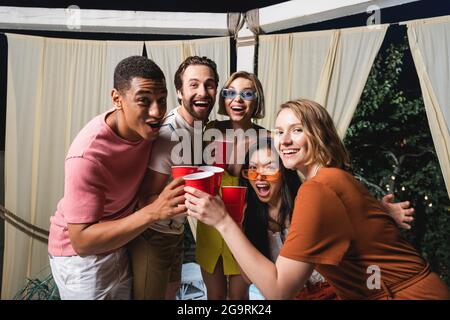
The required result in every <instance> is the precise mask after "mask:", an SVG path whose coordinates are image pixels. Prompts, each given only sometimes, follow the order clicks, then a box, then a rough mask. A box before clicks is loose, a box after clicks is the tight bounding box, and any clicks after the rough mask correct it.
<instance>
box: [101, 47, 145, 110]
mask: <svg viewBox="0 0 450 320" xmlns="http://www.w3.org/2000/svg"><path fill="white" fill-rule="evenodd" d="M143 51H144V43H143V42H142V41H106V62H105V63H106V65H105V72H104V74H103V76H104V79H103V87H102V92H105V93H106V94H104V95H102V99H103V100H102V102H101V106H102V107H103V108H104V109H105V110H106V109H108V108H110V107H111V106H112V105H111V89H112V88H113V79H114V69H115V67H116V66H117V64H118V63H119V62H120V60H122V59H124V58H126V57H129V56H141V55H142V53H143Z"/></svg>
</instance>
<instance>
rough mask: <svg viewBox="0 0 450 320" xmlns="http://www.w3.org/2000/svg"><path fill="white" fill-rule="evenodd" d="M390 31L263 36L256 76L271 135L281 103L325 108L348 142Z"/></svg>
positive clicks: (361, 30)
mask: <svg viewBox="0 0 450 320" xmlns="http://www.w3.org/2000/svg"><path fill="white" fill-rule="evenodd" d="M387 28H388V26H387V25H382V26H378V28H367V27H360V28H350V29H342V30H329V31H315V32H306V33H292V34H284V35H268V36H260V40H259V54H258V76H259V78H260V80H261V82H262V84H263V88H264V92H265V98H266V117H265V118H264V119H262V121H261V124H262V125H263V126H265V127H266V128H268V129H272V128H273V126H274V121H275V118H276V114H277V112H278V107H279V105H280V104H281V103H283V102H285V101H287V100H290V99H296V98H308V99H312V100H315V101H317V102H319V103H321V104H322V105H323V106H324V107H326V108H327V110H328V112H329V113H330V114H331V116H332V117H333V120H334V121H335V124H336V127H337V129H338V132H339V134H340V136H341V137H343V136H344V134H345V131H346V130H347V127H348V125H349V124H350V121H351V118H352V116H353V113H354V111H355V108H356V106H357V104H358V101H359V98H360V96H361V93H362V90H363V89H364V85H365V83H366V80H367V77H368V75H369V72H370V69H371V67H372V64H373V61H374V59H375V56H376V55H377V53H378V51H379V49H380V46H381V44H382V42H383V39H384V36H385V33H386V30H387Z"/></svg>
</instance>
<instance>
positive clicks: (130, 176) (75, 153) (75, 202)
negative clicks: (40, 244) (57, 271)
mask: <svg viewBox="0 0 450 320" xmlns="http://www.w3.org/2000/svg"><path fill="white" fill-rule="evenodd" d="M111 112H112V110H109V111H108V112H105V113H103V114H101V115H98V116H96V117H95V118H93V119H92V120H91V121H90V122H89V123H88V124H87V125H86V126H85V127H84V128H83V129H82V130H81V131H80V132H79V133H78V135H77V136H76V137H75V139H74V141H73V142H72V145H71V146H70V148H69V151H68V154H67V156H66V159H65V180H64V196H63V198H62V199H61V200H60V201H59V203H58V205H57V209H56V212H55V215H54V216H52V217H51V218H50V235H49V241H48V251H49V253H50V254H51V255H53V256H73V255H77V254H76V253H75V251H74V249H73V247H72V245H71V243H70V238H69V233H68V229H67V224H68V223H96V222H102V221H108V220H115V219H120V218H123V217H126V216H128V215H129V214H131V213H132V212H133V210H134V207H135V205H136V202H137V193H138V189H139V187H140V184H141V182H142V180H143V178H144V175H145V172H146V170H147V166H148V162H149V158H150V151H151V142H150V141H146V140H144V139H142V140H139V141H137V142H131V141H127V140H125V139H122V138H121V137H119V136H118V135H117V134H116V133H115V132H114V131H113V130H112V129H111V128H110V127H109V126H108V125H107V124H106V121H105V119H106V116H107V115H108V114H109V113H111Z"/></svg>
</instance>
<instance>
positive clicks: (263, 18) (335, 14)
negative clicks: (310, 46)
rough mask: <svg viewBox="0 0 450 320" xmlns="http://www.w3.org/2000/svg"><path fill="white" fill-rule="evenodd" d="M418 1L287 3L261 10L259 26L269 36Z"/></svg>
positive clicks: (363, 0) (361, 0)
mask: <svg viewBox="0 0 450 320" xmlns="http://www.w3.org/2000/svg"><path fill="white" fill-rule="evenodd" d="M415 1H419V0H375V1H374V0H314V1H287V2H283V3H279V4H276V5H272V6H268V7H264V8H261V9H259V23H260V25H261V29H262V30H263V31H264V32H266V33H269V32H274V31H279V30H284V29H289V28H294V27H298V26H302V25H307V24H312V23H317V22H321V21H326V20H331V19H336V18H340V17H345V16H350V15H354V14H359V13H364V12H367V10H368V9H369V10H373V9H371V8H372V7H378V8H380V9H383V8H388V7H393V6H398V5H402V4H406V3H410V2H415ZM368 17H369V15H368Z"/></svg>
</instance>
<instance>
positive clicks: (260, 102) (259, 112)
mask: <svg viewBox="0 0 450 320" xmlns="http://www.w3.org/2000/svg"><path fill="white" fill-rule="evenodd" d="M237 78H244V79H247V80H250V81H251V82H252V83H253V86H254V87H255V90H256V104H255V109H254V110H253V114H252V118H256V119H262V118H264V115H265V106H264V92H263V88H262V84H261V82H260V81H259V79H258V78H257V77H256V75H255V74H253V73H249V72H246V71H236V72H234V73H233V74H232V75H231V76H230V77H229V78H228V80H227V81H226V82H225V84H224V85H223V88H222V89H228V87H229V86H230V84H231V83H232V82H233V81H234V80H236V79H237ZM221 91H222V90H221ZM219 95H220V96H219V110H218V111H217V112H218V113H219V114H222V115H224V116H227V115H228V114H227V110H226V108H225V98H224V97H222V92H220V93H219Z"/></svg>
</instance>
